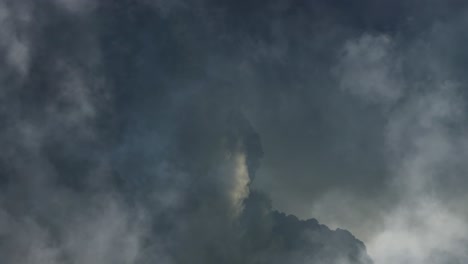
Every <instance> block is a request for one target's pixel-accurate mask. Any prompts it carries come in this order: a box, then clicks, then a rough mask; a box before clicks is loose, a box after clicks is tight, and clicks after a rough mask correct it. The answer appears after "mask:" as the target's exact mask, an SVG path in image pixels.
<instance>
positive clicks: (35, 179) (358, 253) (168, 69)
mask: <svg viewBox="0 0 468 264" xmlns="http://www.w3.org/2000/svg"><path fill="white" fill-rule="evenodd" d="M259 7H261V6H257V7H255V6H252V7H247V9H248V10H250V9H252V10H253V11H254V13H253V14H251V17H250V19H252V18H253V17H254V16H255V13H256V12H257V8H259ZM234 9H235V8H234V7H231V6H230V3H227V2H226V3H222V5H221V6H215V5H214V4H213V5H211V4H209V3H200V4H193V3H190V4H189V3H187V2H182V1H181V2H179V3H178V4H174V5H172V4H168V2H163V1H154V2H151V1H102V2H100V3H94V2H91V1H73V0H60V1H58V0H57V1H49V2H45V3H41V4H39V3H36V2H34V1H23V2H16V1H2V2H1V6H0V10H1V15H2V16H1V19H2V28H1V30H2V31H1V34H2V36H3V37H4V38H3V39H4V41H3V42H2V54H1V55H2V58H4V60H2V66H1V67H2V69H4V71H2V76H1V77H2V83H1V85H2V94H1V100H2V108H1V117H2V119H1V122H2V124H3V127H4V129H2V130H1V142H2V147H3V149H2V154H1V167H0V172H1V186H0V188H1V196H0V204H1V206H0V239H1V243H0V253H1V254H0V255H1V261H2V262H4V263H153V262H158V263H215V262H216V263H217V262H222V263H282V262H285V261H286V262H292V263H303V262H312V261H314V262H315V261H320V262H321V263H336V262H340V263H370V260H369V258H368V257H367V255H366V253H365V247H364V245H363V244H362V242H360V241H359V240H357V239H356V238H354V236H352V235H351V234H350V233H349V232H347V231H343V230H338V231H332V230H330V229H328V228H327V227H326V226H323V225H319V224H318V223H317V222H316V221H315V220H309V221H300V220H298V219H297V218H295V217H294V216H286V215H284V214H281V213H278V212H275V211H273V209H272V208H271V206H270V205H269V203H270V202H269V200H268V198H266V197H265V196H264V195H263V194H261V193H258V192H256V191H251V190H250V181H251V179H253V178H254V175H255V172H256V170H257V168H258V167H259V165H260V159H261V157H262V155H263V150H262V147H261V143H260V136H259V134H258V133H257V132H256V131H255V130H254V129H253V127H252V125H251V122H250V121H249V120H248V119H247V118H246V112H248V111H249V110H248V109H247V108H248V107H249V104H253V105H256V104H257V102H256V100H254V101H252V102H247V103H249V104H245V105H244V100H245V98H249V97H250V96H249V94H250V92H249V89H250V88H252V85H257V84H256V83H254V82H255V81H256V80H251V79H244V78H243V77H244V76H245V75H248V74H251V75H252V74H253V75H254V76H251V78H256V77H255V75H257V74H256V72H251V70H254V71H257V70H258V69H259V68H261V67H263V65H266V64H268V60H270V57H271V59H272V61H271V63H272V64H276V63H278V65H277V66H276V65H274V67H280V68H282V67H284V65H281V64H282V63H280V61H281V60H283V58H284V57H283V56H284V54H282V53H284V51H283V50H282V49H283V47H275V46H271V47H269V46H268V45H265V43H266V42H267V41H269V40H268V38H269V37H270V36H268V35H269V34H270V33H268V32H267V33H266V35H263V33H262V31H264V29H263V28H259V29H258V30H259V32H249V31H246V28H244V26H245V25H241V24H242V23H240V21H235V20H232V19H234V18H235V17H236V16H235V15H233V14H231V12H234V11H233V10H234ZM274 12H276V11H274ZM268 23H269V21H268V20H267V21H264V25H262V27H264V26H267V24H268ZM257 36H258V37H257ZM264 42H265V43H264ZM275 54H276V55H275ZM255 63H260V64H262V65H254V64H255ZM244 66H245V67H244ZM252 67H254V68H252ZM249 68H250V69H249ZM249 72H250V73H249ZM272 73H274V69H272V70H268V71H266V72H264V73H261V75H259V76H261V79H259V80H258V81H262V79H263V78H264V77H263V76H265V75H270V74H272ZM266 84H267V83H266ZM262 93H263V92H262ZM262 93H257V92H256V91H253V93H252V96H253V97H257V96H260V97H261V96H263V95H262ZM244 108H246V109H244ZM257 227H260V228H257ZM255 234H258V235H259V236H260V238H259V239H257V236H256V235H255Z"/></svg>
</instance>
